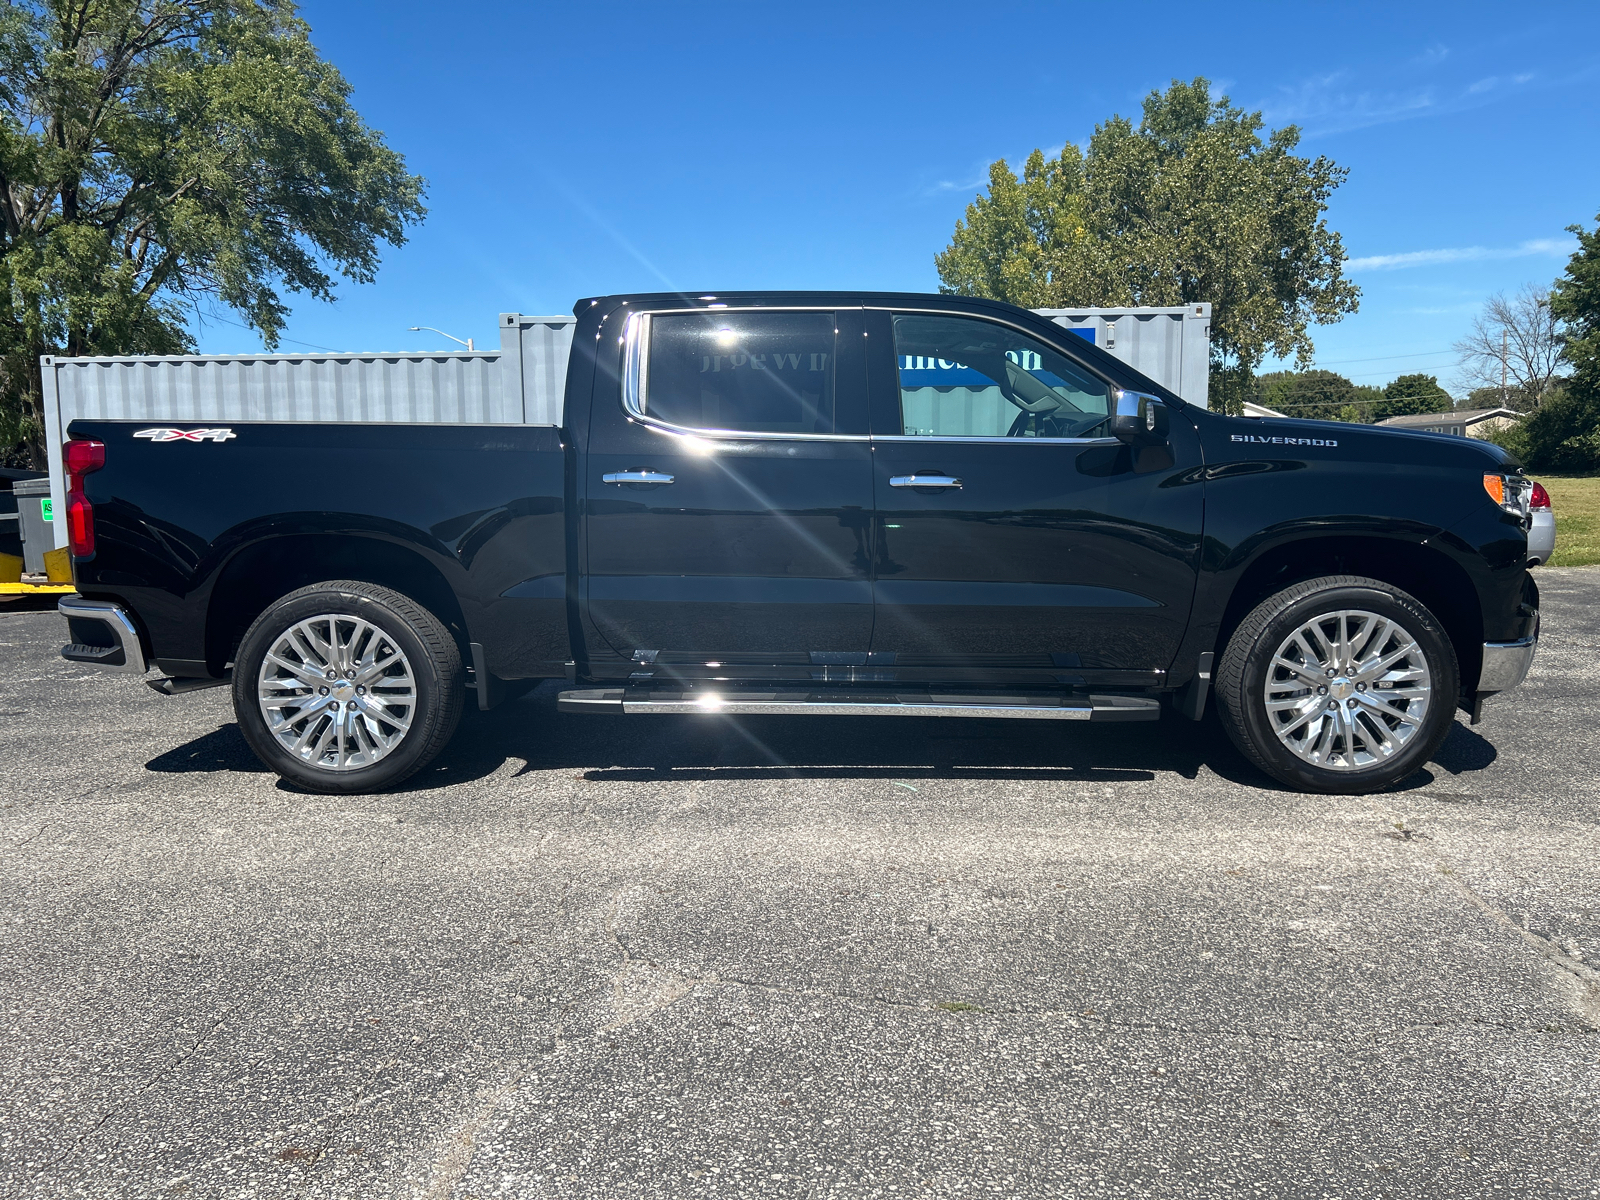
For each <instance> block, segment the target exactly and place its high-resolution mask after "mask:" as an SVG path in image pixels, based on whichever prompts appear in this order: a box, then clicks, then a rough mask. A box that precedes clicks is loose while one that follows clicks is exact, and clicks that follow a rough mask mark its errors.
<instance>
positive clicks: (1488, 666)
mask: <svg viewBox="0 0 1600 1200" xmlns="http://www.w3.org/2000/svg"><path fill="white" fill-rule="evenodd" d="M1538 649H1539V634H1538V631H1537V630H1535V631H1534V634H1533V636H1532V637H1527V638H1523V639H1522V640H1521V641H1520V642H1485V643H1484V644H1483V670H1482V671H1481V672H1480V673H1479V674H1478V695H1480V696H1490V695H1494V694H1495V693H1496V692H1509V691H1510V690H1511V689H1512V688H1514V687H1516V686H1517V685H1518V684H1520V683H1521V682H1522V681H1523V680H1524V679H1525V678H1527V675H1528V668H1529V667H1531V666H1533V656H1534V653H1535V652H1536V651H1537V650H1538Z"/></svg>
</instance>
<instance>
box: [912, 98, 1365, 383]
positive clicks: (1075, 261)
mask: <svg viewBox="0 0 1600 1200" xmlns="http://www.w3.org/2000/svg"><path fill="white" fill-rule="evenodd" d="M1264 128H1265V123H1264V121H1263V119H1262V116H1261V114H1260V113H1259V112H1253V113H1252V112H1245V111H1244V110H1243V109H1240V108H1237V107H1235V106H1234V105H1233V104H1232V103H1231V101H1230V100H1229V99H1228V97H1226V96H1223V97H1221V98H1220V99H1213V98H1212V96H1211V88H1210V84H1209V83H1208V82H1207V81H1206V80H1205V79H1200V78H1197V79H1195V80H1194V81H1193V82H1191V83H1182V82H1179V81H1177V80H1174V81H1173V82H1172V85H1171V86H1170V87H1169V88H1168V89H1167V90H1166V91H1165V92H1151V93H1150V95H1149V96H1147V97H1146V98H1145V101H1144V112H1143V119H1142V120H1141V121H1140V122H1139V124H1138V125H1137V126H1135V125H1134V124H1133V123H1132V122H1131V121H1129V120H1128V119H1126V118H1124V117H1121V116H1114V117H1112V118H1111V119H1110V120H1109V121H1107V122H1105V123H1104V124H1102V125H1099V126H1097V127H1096V128H1095V131H1094V136H1093V137H1091V138H1090V140H1089V146H1088V150H1087V152H1086V153H1085V152H1080V150H1079V149H1078V147H1077V146H1074V145H1072V144H1070V143H1069V144H1068V145H1067V146H1066V147H1065V148H1064V149H1063V150H1062V151H1061V154H1060V155H1059V156H1058V157H1057V158H1054V159H1046V158H1045V156H1044V154H1043V152H1042V151H1039V150H1035V151H1034V152H1033V153H1032V154H1030V155H1029V156H1028V158H1027V161H1026V163H1025V164H1024V166H1023V171H1022V176H1021V177H1020V178H1018V176H1017V175H1016V174H1014V173H1013V172H1012V170H1011V169H1010V167H1009V166H1008V165H1007V164H1006V162H1005V160H1003V159H1002V160H1000V161H998V162H996V163H993V164H992V165H991V166H990V168H989V190H988V194H987V195H980V196H978V197H977V198H976V199H975V200H974V201H973V202H972V203H971V204H970V205H968V206H967V211H966V217H965V220H963V221H958V222H957V223H956V228H955V233H954V235H953V236H952V238H951V240H950V244H949V246H948V247H946V249H945V250H944V252H943V253H941V254H939V255H938V256H936V258H935V260H934V261H935V265H936V266H937V267H938V270H939V280H940V286H941V290H942V291H944V292H947V293H954V294H957V295H967V296H988V297H992V298H995V299H1000V300H1008V301H1010V302H1012V303H1014V304H1020V305H1024V306H1026V307H1030V308H1043V307H1065V306H1070V305H1096V306H1116V305H1133V304H1139V305H1178V304H1187V303H1193V302H1197V301H1210V302H1211V304H1212V305H1213V308H1212V318H1211V346H1212V364H1213V372H1214V374H1213V378H1214V379H1215V380H1216V381H1217V384H1218V385H1220V386H1218V387H1216V388H1215V389H1214V390H1216V391H1221V392H1224V393H1228V394H1229V395H1230V396H1231V398H1230V399H1226V400H1225V404H1226V406H1227V407H1230V408H1233V409H1235V410H1236V409H1237V407H1238V404H1239V403H1240V402H1241V401H1242V399H1243V397H1244V393H1243V392H1242V391H1240V388H1242V387H1245V386H1248V382H1249V379H1250V377H1251V374H1252V373H1253V371H1254V369H1255V368H1256V366H1257V365H1259V364H1260V363H1261V361H1262V360H1263V359H1264V358H1265V357H1266V356H1267V355H1268V354H1269V353H1271V354H1273V355H1275V356H1278V357H1281V358H1293V359H1295V360H1296V361H1297V362H1298V363H1300V364H1301V365H1306V364H1309V362H1310V359H1311V355H1312V351H1313V344H1312V341H1311V338H1310V335H1309V334H1308V332H1307V330H1308V328H1309V326H1310V325H1312V324H1313V323H1315V324H1325V323H1328V322H1332V321H1337V320H1339V319H1340V318H1341V317H1343V316H1344V315H1346V314H1347V313H1352V312H1355V311H1356V306H1357V302H1358V300H1359V297H1360V290H1359V289H1358V288H1357V287H1356V286H1355V285H1354V284H1352V283H1350V282H1349V281H1348V280H1346V279H1345V278H1344V276H1343V266H1344V261H1345V252H1344V246H1343V243H1342V241H1341V239H1340V237H1339V235H1338V234H1337V233H1334V232H1332V231H1331V230H1330V229H1329V228H1328V226H1327V222H1326V220H1325V219H1324V217H1323V214H1324V213H1325V212H1326V210H1327V206H1328V199H1329V197H1330V196H1331V195H1332V193H1333V191H1334V189H1335V188H1337V187H1338V186H1339V184H1340V183H1341V182H1342V181H1343V180H1344V178H1345V175H1346V171H1345V170H1344V168H1341V167H1339V166H1337V165H1335V164H1334V163H1333V162H1332V161H1330V160H1329V159H1327V158H1323V157H1318V158H1315V159H1308V158H1304V157H1301V156H1298V155H1296V154H1295V153H1294V150H1295V148H1296V146H1297V145H1298V144H1299V140H1300V131H1299V130H1298V129H1297V128H1296V127H1294V126H1292V125H1289V126H1285V127H1284V128H1282V129H1277V130H1272V131H1270V132H1266V133H1265V135H1264V134H1263V131H1264ZM1233 393H1238V394H1236V395H1235V394H1233Z"/></svg>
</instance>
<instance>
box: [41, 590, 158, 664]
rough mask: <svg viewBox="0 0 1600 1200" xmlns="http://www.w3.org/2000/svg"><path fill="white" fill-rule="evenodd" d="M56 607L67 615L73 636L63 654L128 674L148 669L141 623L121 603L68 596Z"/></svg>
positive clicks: (71, 659) (70, 633)
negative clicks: (140, 633) (141, 637)
mask: <svg viewBox="0 0 1600 1200" xmlns="http://www.w3.org/2000/svg"><path fill="white" fill-rule="evenodd" d="M56 607H57V608H58V609H60V610H61V615H62V616H64V617H65V618H66V619H67V630H68V636H70V637H71V638H72V641H71V642H69V643H68V644H67V645H65V646H63V647H61V657H62V658H64V659H66V660H67V661H68V662H76V663H90V664H92V665H94V666H97V667H104V668H106V669H107V670H110V671H123V672H126V673H127V674H129V675H143V674H144V673H145V672H146V671H147V670H148V669H149V665H148V664H147V663H146V661H145V656H144V645H143V643H141V642H140V640H139V629H138V626H136V625H135V624H134V623H133V618H132V617H131V616H129V615H128V610H127V609H125V608H123V607H122V605H120V604H112V603H111V602H110V601H108V600H85V599H84V598H83V597H82V596H66V597H64V598H63V599H62V601H61V603H60V604H58V605H57V606H56Z"/></svg>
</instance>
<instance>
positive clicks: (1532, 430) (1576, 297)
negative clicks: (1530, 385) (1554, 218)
mask: <svg viewBox="0 0 1600 1200" xmlns="http://www.w3.org/2000/svg"><path fill="white" fill-rule="evenodd" d="M1569 232H1571V233H1573V234H1575V235H1577V238H1578V249H1577V251H1576V252H1575V253H1574V254H1573V256H1572V257H1571V258H1570V259H1568V260H1567V269H1566V271H1565V273H1564V274H1563V275H1562V277H1561V278H1560V279H1558V280H1556V282H1555V286H1554V287H1553V288H1552V289H1551V294H1550V311H1551V314H1552V315H1553V316H1554V317H1555V319H1556V320H1558V321H1560V322H1561V323H1562V328H1563V334H1564V342H1563V346H1562V357H1563V358H1564V359H1565V360H1566V362H1567V364H1568V365H1569V366H1570V367H1571V368H1572V375H1571V377H1570V378H1569V379H1567V381H1566V386H1565V387H1563V388H1562V389H1561V390H1560V392H1559V393H1557V394H1555V395H1552V396H1550V397H1548V398H1547V399H1546V400H1545V401H1544V403H1542V404H1541V405H1540V406H1539V408H1538V411H1537V412H1535V413H1533V415H1532V416H1530V417H1528V418H1527V420H1525V421H1524V422H1523V423H1522V424H1523V425H1524V427H1525V430H1526V438H1527V450H1526V455H1527V464H1528V466H1530V467H1532V468H1534V469H1535V470H1539V471H1596V470H1600V224H1597V225H1596V227H1595V228H1594V229H1593V230H1587V229H1584V228H1583V226H1581V225H1572V226H1569Z"/></svg>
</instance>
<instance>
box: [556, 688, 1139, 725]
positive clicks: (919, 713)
mask: <svg viewBox="0 0 1600 1200" xmlns="http://www.w3.org/2000/svg"><path fill="white" fill-rule="evenodd" d="M556 707H557V708H558V709H559V710H560V711H561V712H569V713H580V712H581V713H725V714H737V715H747V714H748V715H756V714H769V715H772V716H787V717H1005V718H1009V719H1012V720H1016V719H1023V720H1044V721H1155V720H1159V719H1160V717H1161V703H1160V701H1158V700H1154V699H1151V698H1149V697H1145V696H1078V695H1062V694H1053V695H1039V694H1037V693H1034V694H1031V695H1030V694H1026V693H1020V694H1019V693H1010V694H997V693H974V692H933V691H899V690H897V691H893V692H889V691H866V690H864V689H860V688H857V689H850V690H847V689H844V688H818V689H812V690H807V691H788V690H784V691H751V690H748V689H744V688H741V689H739V690H737V691H734V690H731V689H718V690H713V689H711V688H693V689H667V688H647V687H629V688H580V689H578V690H575V691H567V692H562V693H561V694H560V696H559V697H558V699H557V705H556Z"/></svg>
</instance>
